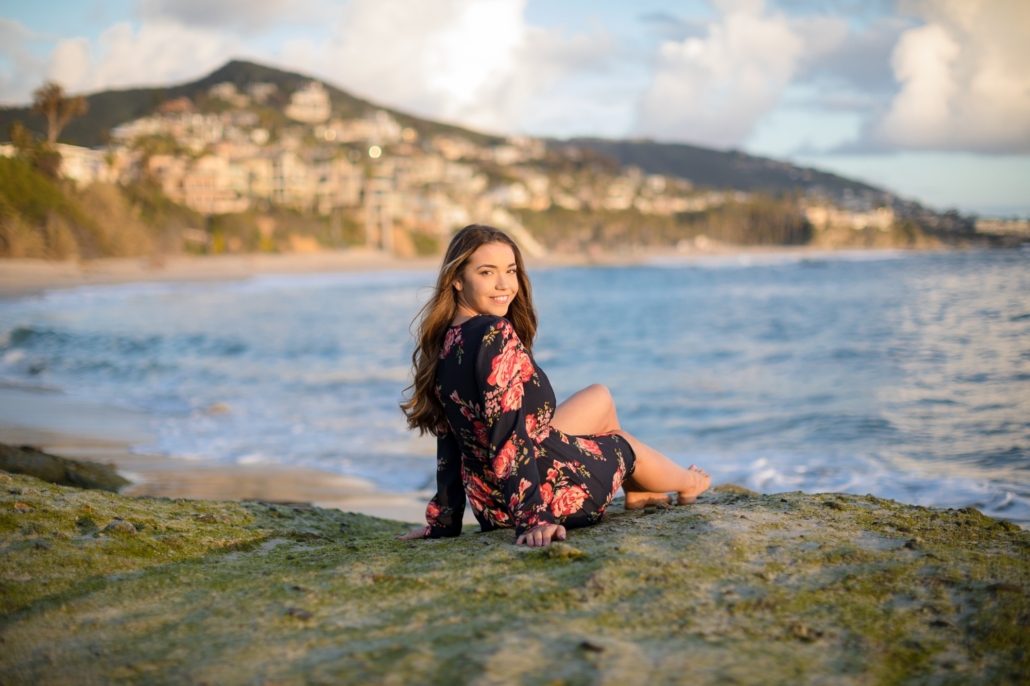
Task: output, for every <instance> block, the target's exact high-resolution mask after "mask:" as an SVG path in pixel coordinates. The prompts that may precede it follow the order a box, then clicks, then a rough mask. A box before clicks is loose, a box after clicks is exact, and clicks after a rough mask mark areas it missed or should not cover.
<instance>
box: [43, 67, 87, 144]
mask: <svg viewBox="0 0 1030 686" xmlns="http://www.w3.org/2000/svg"><path fill="white" fill-rule="evenodd" d="M32 96H33V98H34V100H33V103H32V111H33V112H35V113H36V114H42V115H43V116H44V117H46V121H47V142H48V143H49V144H50V145H53V144H54V143H56V142H57V137H58V136H60V135H61V129H63V128H64V127H65V125H66V124H67V123H68V122H69V121H71V120H72V119H73V118H75V117H81V116H82V115H84V114H85V113H86V110H87V109H89V105H88V103H87V102H86V99H85V98H84V97H82V96H81V95H78V96H76V97H74V98H70V97H68V96H66V95H65V93H64V89H63V88H61V85H60V84H58V83H55V82H53V81H47V82H46V83H44V84H43V85H42V86H40V87H39V88H37V89H36V90H35V91H34V92H33V93H32Z"/></svg>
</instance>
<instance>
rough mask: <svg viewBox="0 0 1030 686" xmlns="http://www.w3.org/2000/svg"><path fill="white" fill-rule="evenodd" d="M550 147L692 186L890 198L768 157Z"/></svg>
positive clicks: (587, 143)
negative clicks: (595, 156)
mask: <svg viewBox="0 0 1030 686" xmlns="http://www.w3.org/2000/svg"><path fill="white" fill-rule="evenodd" d="M549 143H550V145H551V146H552V147H554V148H558V149H561V148H562V147H565V146H569V145H572V146H575V147H578V148H586V149H589V150H592V151H594V152H595V153H597V154H599V155H604V156H606V157H611V158H613V159H615V160H618V162H619V164H622V165H635V166H637V167H640V168H641V169H642V170H644V171H645V172H647V173H649V174H666V175H668V176H678V177H680V178H684V179H689V180H690V181H692V182H693V183H694V185H696V186H710V187H713V188H735V189H738V190H742V191H766V192H772V193H783V192H788V191H793V190H795V189H803V190H805V191H819V192H822V193H824V194H826V195H829V196H831V197H835V198H841V197H845V196H847V195H849V194H850V195H851V196H853V197H857V198H868V199H870V200H874V201H879V202H884V201H888V202H889V199H890V197H891V194H890V193H888V192H887V191H885V190H884V189H882V188H877V187H875V186H870V185H869V184H865V183H862V182H860V181H853V180H851V179H847V178H844V177H842V176H838V175H836V174H831V173H828V172H823V171H819V170H818V169H809V168H805V167H797V166H795V165H793V164H791V163H789V162H781V161H779V160H773V159H769V158H768V157H757V156H754V155H748V154H747V153H744V152H740V151H739V150H729V151H722V150H714V149H712V148H702V147H698V146H696V145H686V144H682V143H659V142H656V141H651V140H607V139H603V138H573V139H571V140H568V141H549Z"/></svg>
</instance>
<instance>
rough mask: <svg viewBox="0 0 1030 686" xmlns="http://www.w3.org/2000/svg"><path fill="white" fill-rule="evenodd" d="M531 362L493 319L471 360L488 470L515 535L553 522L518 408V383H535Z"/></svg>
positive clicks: (510, 330) (507, 326)
mask: <svg viewBox="0 0 1030 686" xmlns="http://www.w3.org/2000/svg"><path fill="white" fill-rule="evenodd" d="M535 377H536V371H535V369H534V367H533V361H532V359H530V357H529V353H528V352H526V349H525V347H524V346H523V345H522V342H521V341H520V340H519V338H518V336H517V335H516V333H515V329H514V327H512V325H511V323H509V322H508V321H507V320H506V319H500V318H499V319H497V321H496V323H495V324H494V325H493V326H491V327H490V329H489V330H488V331H487V332H486V334H485V335H484V337H483V342H482V345H481V346H480V348H479V354H478V355H477V360H476V380H477V382H478V384H479V391H480V400H481V403H482V404H481V407H482V416H483V419H484V421H485V429H486V441H485V442H486V443H487V444H488V458H489V468H490V469H492V471H493V473H494V476H495V477H496V479H497V484H498V485H499V487H500V488H501V491H502V493H503V495H504V502H505V503H506V504H507V506H508V510H509V511H510V512H511V515H512V517H513V518H514V520H515V535H516V536H521V535H522V534H524V533H525V532H526V531H528V530H530V529H532V528H533V527H535V526H538V525H540V524H554V523H555V520H554V515H553V514H552V513H551V511H550V509H548V507H547V506H546V505H545V504H544V501H543V497H542V495H541V493H540V473H539V471H538V470H537V465H536V444H535V443H534V442H533V441H532V440H531V439H530V436H529V431H528V429H527V427H526V413H525V410H524V408H523V406H522V399H523V396H524V384H527V383H539V380H538V379H536V378H535Z"/></svg>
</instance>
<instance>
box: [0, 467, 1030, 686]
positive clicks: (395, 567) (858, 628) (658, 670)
mask: <svg viewBox="0 0 1030 686" xmlns="http://www.w3.org/2000/svg"><path fill="white" fill-rule="evenodd" d="M405 529H406V525H403V524H400V523H398V522H392V521H388V520H382V519H376V518H373V517H368V516H364V515H355V514H348V513H343V512H340V511H338V510H325V509H320V508H316V507H312V506H307V505H282V504H269V503H259V502H242V503H239V502H210V501H192V500H169V499H163V498H147V497H143V498H132V497H125V496H120V495H117V494H113V493H109V492H105V491H98V490H80V489H77V488H70V487H64V486H59V485H54V484H50V483H46V482H43V481H39V480H37V479H34V478H32V477H28V476H22V475H13V474H7V473H4V472H0V613H2V614H0V681H2V682H3V683H5V684H63V683H79V684H89V683H114V682H118V683H147V684H152V683H176V684H179V683H211V684H213V683H219V684H237V683H239V684H243V683H268V684H271V683H282V684H294V683H296V684H300V683H398V684H409V683H410V684H428V683H447V684H454V683H483V684H495V683H496V684H503V683H522V684H536V683H539V684H557V683H567V684H580V683H583V684H585V683H601V684H608V683H611V684H614V683H621V684H637V683H639V684H644V683H690V684H706V683H738V684H759V683H761V684H770V683H784V684H786V683H790V684H795V683H817V682H818V683H826V682H832V683H835V684H867V683H962V684H975V683H983V684H999V683H1026V681H1027V680H1028V679H1030V533H1028V532H1026V531H1022V530H1021V529H1019V527H1017V526H1015V525H1013V524H1011V523H1008V522H1002V521H998V520H993V519H990V518H988V517H985V516H983V515H982V514H980V513H979V512H977V511H976V510H973V509H965V510H954V511H953V510H940V509H934V508H924V507H917V506H909V505H903V504H900V503H897V502H894V501H889V500H882V499H878V498H875V497H873V496H852V495H840V494H802V493H800V492H796V493H785V494H775V495H757V494H754V493H751V492H748V491H745V490H744V489H740V488H736V487H722V488H718V489H714V490H713V492H710V493H707V494H705V495H704V496H702V497H701V498H700V499H699V501H698V502H697V503H696V504H695V505H692V506H688V507H681V508H680V507H677V508H669V507H663V508H648V509H647V510H644V511H639V512H624V511H621V507H613V508H612V511H611V512H610V514H609V516H608V518H607V519H606V521H605V522H603V523H602V524H600V525H598V526H596V527H593V528H590V529H586V530H576V531H572V532H570V536H569V541H568V543H567V544H564V545H557V546H552V547H551V548H548V549H544V550H531V549H526V548H516V547H514V546H513V545H511V543H512V535H511V533H510V532H507V531H496V532H492V533H489V534H479V533H472V532H470V531H468V532H466V533H465V534H463V535H462V536H460V537H459V538H456V539H447V540H435V541H416V542H403V541H396V540H394V539H393V538H392V537H391V534H393V533H396V532H400V531H403V530H405Z"/></svg>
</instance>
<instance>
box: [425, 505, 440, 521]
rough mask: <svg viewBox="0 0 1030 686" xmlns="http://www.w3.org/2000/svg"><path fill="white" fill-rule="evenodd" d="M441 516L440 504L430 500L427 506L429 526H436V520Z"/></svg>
mask: <svg viewBox="0 0 1030 686" xmlns="http://www.w3.org/2000/svg"><path fill="white" fill-rule="evenodd" d="M439 518H440V506H439V505H437V504H436V501H435V500H430V501H429V505H427V506H426V522H428V524H429V526H436V520H437V519H439Z"/></svg>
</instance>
